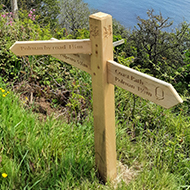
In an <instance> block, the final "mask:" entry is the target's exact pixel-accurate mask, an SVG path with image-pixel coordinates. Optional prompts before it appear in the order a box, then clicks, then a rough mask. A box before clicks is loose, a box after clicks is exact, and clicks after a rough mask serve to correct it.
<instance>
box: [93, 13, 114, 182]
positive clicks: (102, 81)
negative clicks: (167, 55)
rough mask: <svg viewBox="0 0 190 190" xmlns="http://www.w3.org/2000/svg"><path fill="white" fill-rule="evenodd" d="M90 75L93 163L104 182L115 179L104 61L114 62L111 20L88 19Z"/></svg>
mask: <svg viewBox="0 0 190 190" xmlns="http://www.w3.org/2000/svg"><path fill="white" fill-rule="evenodd" d="M90 40H91V49H92V55H91V74H92V88H93V114H94V133H95V134H94V135H95V162H96V167H97V169H98V172H99V174H100V176H101V177H102V179H103V180H104V181H105V182H106V181H107V180H109V179H110V180H112V179H114V178H115V177H116V143H115V103H114V86H113V85H112V84H110V83H108V70H107V64H106V62H107V60H113V41H112V17H111V15H108V14H105V13H101V12H99V13H96V14H93V15H91V16H90Z"/></svg>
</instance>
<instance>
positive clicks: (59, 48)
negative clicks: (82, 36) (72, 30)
mask: <svg viewBox="0 0 190 190" xmlns="http://www.w3.org/2000/svg"><path fill="white" fill-rule="evenodd" d="M10 50H11V51H12V52H13V53H15V54H16V55H18V56H23V55H51V54H62V53H64V54H77V53H82V54H89V53H91V43H90V40H89V39H86V40H57V41H52V40H47V41H19V42H15V43H14V44H13V46H12V47H11V48H10Z"/></svg>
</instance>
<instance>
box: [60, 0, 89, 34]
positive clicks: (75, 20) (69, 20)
mask: <svg viewBox="0 0 190 190" xmlns="http://www.w3.org/2000/svg"><path fill="white" fill-rule="evenodd" d="M60 6H61V14H60V24H61V26H62V27H63V28H66V29H67V32H68V33H70V32H74V33H75V32H76V30H78V29H84V28H89V26H88V17H89V15H90V13H91V12H90V9H89V7H88V4H87V3H84V2H83V1H82V0H71V1H67V0H61V1H60Z"/></svg>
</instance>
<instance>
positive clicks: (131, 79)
mask: <svg viewBox="0 0 190 190" xmlns="http://www.w3.org/2000/svg"><path fill="white" fill-rule="evenodd" d="M108 73H109V74H108V81H109V82H110V83H112V84H114V85H117V86H119V87H121V88H123V89H125V90H128V91H129V92H132V93H133V94H136V95H138V96H140V97H142V98H144V99H147V100H150V101H152V102H154V103H156V104H158V105H160V106H162V107H164V108H171V107H173V106H175V105H177V104H179V103H182V102H183V100H182V99H181V98H180V96H179V95H178V93H177V92H176V90H175V89H174V88H173V86H172V85H171V84H169V83H167V82H164V81H162V80H159V79H157V78H154V77H152V76H149V75H147V74H144V73H141V72H139V71H136V70H134V69H131V68H129V67H125V66H123V65H121V64H118V63H116V62H114V61H108Z"/></svg>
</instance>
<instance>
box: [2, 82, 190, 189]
mask: <svg viewBox="0 0 190 190" xmlns="http://www.w3.org/2000/svg"><path fill="white" fill-rule="evenodd" d="M0 87H1V89H0V105H1V106H0V139H1V140H0V173H1V176H0V189H2V190H4V189H6V190H7V189H10V190H13V189H16V190H18V189H27V190H28V189H38V190H40V189H113V186H112V185H111V184H110V183H107V184H105V185H104V184H102V183H101V182H100V181H99V179H98V178H97V177H96V169H95V165H94V162H95V158H94V154H95V153H94V134H93V118H92V116H91V113H89V117H88V120H85V121H84V122H83V124H82V125H81V124H79V123H76V122H75V123H70V124H66V123H63V122H62V121H61V120H55V119H54V118H53V117H48V118H47V119H46V121H43V122H41V121H40V120H38V116H37V115H35V114H34V113H32V111H31V110H25V109H24V107H23V103H22V102H21V101H20V99H19V95H14V93H13V92H11V91H10V92H9V93H7V90H6V88H5V85H4V84H3V83H2V82H1V81H0ZM5 94H6V95H5ZM120 98H121V96H120ZM134 100H135V101H138V102H136V103H138V104H139V102H140V104H141V106H144V109H145V108H146V110H141V111H140V110H138V109H135V110H136V111H138V112H139V113H138V116H139V117H137V116H136V115H137V114H136V115H135V113H134V111H132V112H133V114H134V115H135V117H134V118H132V119H131V118H128V119H127V120H122V119H121V117H120V118H119V119H118V118H117V124H116V140H117V159H118V160H119V161H121V162H122V163H123V164H124V165H125V166H127V167H128V168H129V169H130V171H131V173H132V175H131V176H132V177H131V179H130V180H129V181H128V183H127V184H126V180H125V177H123V179H121V180H120V182H119V183H118V184H117V188H116V189H127V190H138V189H145V190H148V189H151V190H153V189H154V190H176V189H190V185H189V184H190V158H189V153H190V152H189V147H190V146H189V145H190V122H189V117H186V116H184V115H183V114H182V113H180V114H178V115H176V114H174V113H173V112H172V110H164V109H161V108H160V107H159V106H156V105H154V104H148V105H147V104H146V101H142V100H140V99H134ZM121 102H122V101H121ZM131 106H132V107H133V106H134V104H133V103H131ZM121 110H122V109H121ZM121 110H120V115H125V114H126V113H125V111H124V110H125V109H123V111H121ZM129 110H130V109H129ZM147 111H148V112H149V114H146V119H147V120H146V122H144V120H145V116H143V112H147ZM89 118H90V119H89ZM149 120H150V122H148V121H149ZM153 121H154V122H155V123H154V122H153ZM145 124H146V125H145ZM151 124H152V125H151ZM153 124H154V125H153ZM3 173H6V174H7V176H6V177H3V176H2V174H3ZM133 174H134V175H133ZM123 176H124V175H123ZM127 177H129V176H127Z"/></svg>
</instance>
